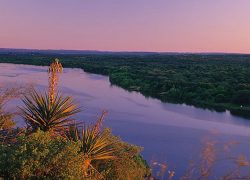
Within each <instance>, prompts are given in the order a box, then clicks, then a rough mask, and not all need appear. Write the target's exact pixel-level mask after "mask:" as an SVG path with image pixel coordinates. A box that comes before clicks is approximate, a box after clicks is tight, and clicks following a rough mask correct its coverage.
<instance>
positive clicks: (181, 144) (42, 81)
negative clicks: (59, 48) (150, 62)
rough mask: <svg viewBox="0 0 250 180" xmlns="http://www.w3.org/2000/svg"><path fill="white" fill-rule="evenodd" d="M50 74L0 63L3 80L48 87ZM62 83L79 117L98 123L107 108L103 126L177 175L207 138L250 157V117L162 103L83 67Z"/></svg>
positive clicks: (70, 71) (69, 71) (0, 81)
mask: <svg viewBox="0 0 250 180" xmlns="http://www.w3.org/2000/svg"><path fill="white" fill-rule="evenodd" d="M47 78H48V77H47V67H38V66H29V65H13V64H0V84H6V85H13V84H22V85H23V84H24V83H29V84H30V83H32V84H34V85H36V86H37V87H38V88H40V89H44V88H46V87H47V83H48V82H47V81H48V80H47ZM59 85H60V87H59V88H60V91H62V92H63V93H64V94H67V95H68V94H70V95H73V96H74V97H75V99H76V102H77V103H78V104H79V105H80V106H81V107H82V109H83V111H82V112H81V113H79V114H78V115H77V118H78V119H81V120H82V121H85V122H89V123H94V122H95V120H96V119H97V117H98V115H100V113H101V112H102V110H104V109H105V110H108V112H109V115H108V117H107V118H106V119H105V123H104V125H105V126H107V127H111V128H112V130H113V133H114V134H115V135H117V136H120V137H121V138H122V139H123V140H125V141H128V142H130V143H134V144H137V145H139V146H142V147H144V151H143V153H142V154H143V156H144V157H145V159H147V160H148V162H151V161H158V162H161V163H167V164H168V166H169V167H170V169H172V170H174V171H176V173H177V174H176V178H178V177H179V176H181V175H183V174H184V172H185V170H186V168H187V166H188V164H189V161H190V160H192V159H194V160H196V159H198V158H199V154H200V150H201V147H202V144H203V141H204V140H206V139H207V138H209V139H213V140H215V141H216V142H218V144H219V145H220V146H221V147H220V148H221V149H223V147H222V145H223V144H224V143H227V142H228V141H234V142H237V143H238V144H237V145H236V146H235V147H233V149H232V154H241V153H242V154H245V155H247V156H250V155H249V152H248V150H249V149H250V140H249V139H250V120H247V119H243V118H239V117H235V116H232V115H231V114H230V113H229V112H224V113H217V112H212V111H209V110H203V109H198V108H194V107H192V106H186V105H175V104H169V103H161V102H160V101H159V100H155V99H151V98H145V97H144V96H143V95H141V94H140V93H135V92H132V93H130V92H128V91H126V90H123V89H121V88H119V87H116V86H111V85H110V82H109V79H108V77H105V76H101V75H95V74H88V73H85V72H84V71H83V70H81V69H64V73H63V74H62V75H61V76H60V83H59ZM17 105H20V101H15V102H13V103H12V104H11V106H10V107H9V108H14V107H15V106H17ZM18 125H19V126H22V125H23V122H22V121H18ZM222 169H223V167H221V168H217V171H218V172H221V171H222Z"/></svg>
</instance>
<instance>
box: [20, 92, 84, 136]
mask: <svg viewBox="0 0 250 180" xmlns="http://www.w3.org/2000/svg"><path fill="white" fill-rule="evenodd" d="M23 103H24V105H25V107H24V108H20V109H21V110H22V116H23V118H24V120H25V121H26V123H27V124H28V125H29V126H30V127H32V129H33V130H36V129H38V128H39V129H41V130H42V131H59V132H60V131H61V130H63V129H64V128H65V126H68V125H69V124H70V123H72V122H73V119H72V117H71V116H72V115H74V114H76V113H77V112H79V109H78V108H77V107H76V105H75V104H74V103H73V100H72V98H71V97H66V98H64V97H62V96H61V95H59V94H57V95H56V97H55V99H54V101H53V102H52V103H51V102H50V98H49V95H48V94H45V95H43V94H39V93H37V92H36V91H32V92H31V93H30V96H25V97H24V99H23Z"/></svg>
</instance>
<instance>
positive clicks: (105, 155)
mask: <svg viewBox="0 0 250 180" xmlns="http://www.w3.org/2000/svg"><path fill="white" fill-rule="evenodd" d="M81 138H82V148H81V150H82V152H83V153H84V154H85V155H86V157H87V158H88V159H90V160H91V161H93V160H104V159H111V158H114V156H113V154H114V150H113V148H112V143H111V142H110V141H109V134H106V133H105V132H98V133H96V131H95V129H94V128H91V127H85V128H83V129H82V137H81Z"/></svg>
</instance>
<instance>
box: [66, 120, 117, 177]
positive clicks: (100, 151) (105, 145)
mask: <svg viewBox="0 0 250 180" xmlns="http://www.w3.org/2000/svg"><path fill="white" fill-rule="evenodd" d="M67 135H68V138H69V139H70V140H74V141H81V150H80V153H83V157H84V159H83V172H84V175H83V176H84V177H92V176H97V177H99V178H101V179H102V176H101V174H100V173H99V172H98V170H97V167H95V165H94V162H98V161H102V160H110V159H113V158H115V156H114V152H115V150H114V149H113V143H112V142H111V141H110V138H109V136H110V134H108V133H105V132H101V131H98V132H97V131H96V128H95V126H93V127H91V126H85V127H84V128H82V131H81V133H80V131H79V129H78V128H77V126H76V125H74V126H71V127H70V128H69V131H68V133H67Z"/></svg>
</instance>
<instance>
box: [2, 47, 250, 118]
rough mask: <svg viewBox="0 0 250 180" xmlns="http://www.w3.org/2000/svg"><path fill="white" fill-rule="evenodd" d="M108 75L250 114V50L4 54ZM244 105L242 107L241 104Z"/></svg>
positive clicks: (167, 97)
mask: <svg viewBox="0 0 250 180" xmlns="http://www.w3.org/2000/svg"><path fill="white" fill-rule="evenodd" d="M55 57H59V58H60V59H61V62H62V63H63V64H64V67H71V68H82V69H84V70H85V71H86V72H91V73H98V74H104V75H108V76H109V79H110V81H111V83H112V84H114V85H118V86H121V87H123V88H125V89H127V90H129V91H139V92H141V93H142V94H143V95H145V96H151V97H154V98H157V99H160V100H162V101H164V102H173V103H186V104H190V105H194V106H197V107H204V108H212V109H215V110H219V111H222V110H225V109H228V110H230V111H231V112H233V113H237V114H238V115H244V116H245V115H246V116H247V115H248V116H250V111H249V108H250V103H249V101H248V100H244V99H245V97H247V99H248V98H249V94H248V93H247V94H246V93H243V92H241V90H244V91H250V78H249V77H250V55H240V54H239V55H237V54H222V55H219V54H217V55H216V54H214V55H206V54H164V53H163V54H157V53H109V54H106V53H104V54H94V53H93V54H49V53H48V52H47V53H46V52H43V53H41V54H32V55H31V54H29V53H23V54H2V55H1V54H0V59H1V60H0V62H9V63H21V64H33V65H49V63H50V61H49V59H52V58H55ZM242 104H243V105H244V108H240V106H241V105H242Z"/></svg>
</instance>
